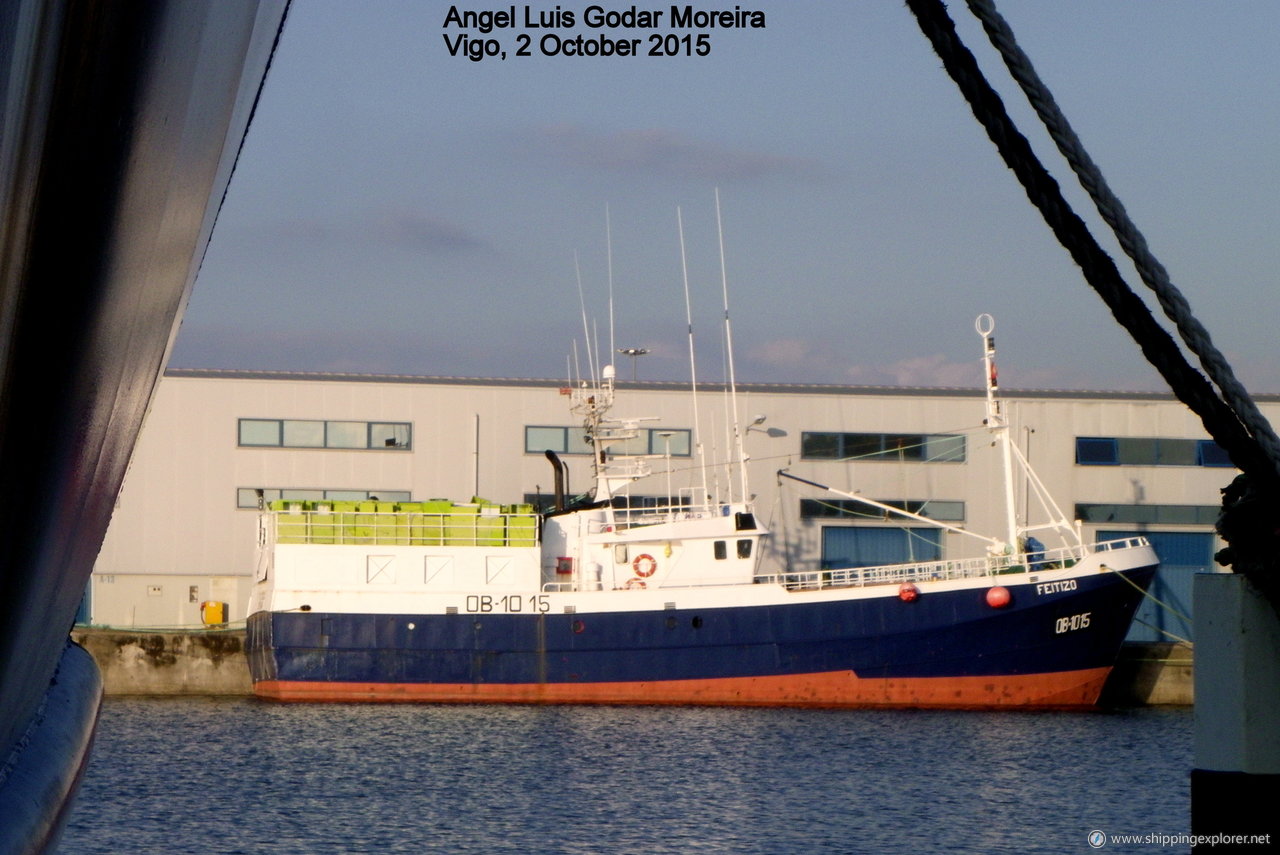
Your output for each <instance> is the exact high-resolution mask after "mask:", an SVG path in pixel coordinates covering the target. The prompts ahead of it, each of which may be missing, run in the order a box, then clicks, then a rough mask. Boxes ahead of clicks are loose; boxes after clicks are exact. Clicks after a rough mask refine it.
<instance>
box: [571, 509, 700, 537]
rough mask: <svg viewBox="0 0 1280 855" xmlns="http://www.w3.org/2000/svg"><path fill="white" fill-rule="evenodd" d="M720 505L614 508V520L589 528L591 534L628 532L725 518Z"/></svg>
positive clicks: (607, 520) (606, 520) (597, 523)
mask: <svg viewBox="0 0 1280 855" xmlns="http://www.w3.org/2000/svg"><path fill="white" fill-rule="evenodd" d="M723 515H724V513H723V511H722V506H720V505H689V504H671V505H649V506H645V507H639V506H637V507H630V508H627V507H620V508H614V509H613V514H612V519H605V520H593V521H592V522H591V523H590V524H589V526H588V533H589V534H599V533H601V532H610V531H626V530H627V529H630V528H640V527H642V526H651V525H663V524H666V523H675V522H686V521H688V520H700V519H708V518H711V517H718V516H723Z"/></svg>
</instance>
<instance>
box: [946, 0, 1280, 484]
mask: <svg viewBox="0 0 1280 855" xmlns="http://www.w3.org/2000/svg"><path fill="white" fill-rule="evenodd" d="M967 2H968V4H969V10H970V11H971V12H973V14H974V16H975V17H977V18H978V20H979V21H980V22H981V23H982V27H983V29H984V30H986V32H987V37H988V38H989V39H990V40H991V44H992V45H993V46H994V47H995V49H996V50H997V51H998V52H999V53H1000V56H1001V58H1003V59H1004V63H1005V66H1006V67H1007V68H1008V69H1009V73H1010V74H1011V75H1012V76H1013V79H1014V80H1015V81H1017V83H1018V86H1019V87H1021V89H1022V91H1023V93H1024V94H1025V95H1026V96H1027V101H1028V102H1029V103H1030V104H1031V106H1032V108H1033V109H1034V110H1035V111H1036V115H1038V116H1039V117H1040V121H1041V122H1042V123H1043V124H1044V126H1045V128H1046V129H1047V130H1048V132H1049V136H1050V137H1051V138H1052V139H1053V141H1054V144H1055V145H1057V147H1058V151H1059V152H1060V153H1061V154H1062V156H1063V157H1064V158H1065V159H1066V161H1067V163H1069V164H1070V165H1071V169H1072V171H1073V172H1075V174H1076V176H1077V177H1078V178H1079V180H1080V186H1081V187H1083V188H1084V190H1085V192H1087V193H1088V194H1089V198H1091V199H1092V200H1093V203H1094V207H1096V208H1097V210H1098V213H1099V215H1101V217H1102V219H1103V220H1104V221H1105V222H1106V223H1107V225H1108V226H1110V227H1111V230H1112V232H1113V233H1114V234H1115V236H1116V240H1117V241H1118V242H1119V243H1120V246H1121V248H1122V249H1123V250H1124V251H1125V254H1126V255H1128V256H1129V258H1130V259H1132V260H1133V264H1134V268H1135V269H1136V270H1137V272H1138V276H1139V277H1141V279H1142V281H1143V283H1145V284H1146V286H1147V287H1148V288H1150V289H1151V291H1152V292H1153V293H1154V294H1155V295H1156V299H1157V300H1158V301H1159V303H1160V306H1161V307H1162V308H1163V309H1164V313H1165V315H1166V316H1167V317H1168V318H1169V319H1170V320H1171V321H1173V323H1174V326H1175V327H1176V328H1177V330H1178V333H1179V335H1180V336H1181V337H1182V340H1183V341H1184V342H1185V343H1186V345H1187V347H1188V348H1189V349H1190V350H1191V352H1192V353H1194V354H1196V356H1198V357H1199V359H1200V366H1201V367H1202V368H1203V369H1204V371H1205V373H1206V374H1208V375H1209V379H1210V380H1212V381H1213V382H1214V383H1215V384H1216V385H1217V386H1218V389H1219V390H1221V392H1222V396H1223V398H1224V399H1225V400H1226V402H1227V403H1228V405H1230V407H1231V409H1232V410H1234V411H1235V414H1236V416H1237V417H1238V418H1239V419H1240V421H1241V422H1243V423H1244V426H1245V427H1246V428H1247V429H1248V430H1249V432H1250V433H1251V434H1252V435H1253V437H1254V439H1255V440H1256V441H1257V442H1258V444H1259V445H1261V446H1262V448H1263V450H1264V451H1265V452H1266V453H1267V456H1268V457H1270V459H1271V462H1272V465H1273V467H1276V468H1277V469H1278V470H1280V437H1277V436H1276V434H1275V431H1274V430H1272V428H1271V423H1270V422H1269V421H1267V419H1266V417H1265V416H1263V415H1262V412H1261V411H1260V410H1259V409H1258V407H1257V404H1255V403H1254V401H1253V398H1251V397H1250V396H1249V393H1248V392H1247V391H1246V390H1245V388H1244V386H1243V384H1241V383H1240V381H1239V380H1238V379H1237V378H1236V375H1235V372H1234V371H1233V370H1232V368H1231V365H1230V364H1228V362H1227V360H1226V357H1224V356H1223V355H1222V352H1221V351H1219V350H1218V348H1217V347H1216V346H1215V345H1214V343H1213V340H1212V339H1211V337H1210V336H1209V331H1208V330H1207V329H1205V327H1204V325H1203V324H1201V323H1200V321H1199V319H1197V318H1196V317H1195V315H1193V314H1192V312H1191V304H1190V303H1189V302H1188V301H1187V299H1186V297H1185V296H1183V294H1182V292H1181V291H1180V290H1178V288H1177V286H1175V285H1174V284H1173V282H1172V281H1171V280H1170V278H1169V272H1168V271H1167V270H1166V269H1165V267H1164V265H1163V264H1161V263H1160V261H1159V260H1158V259H1156V257H1155V256H1154V255H1153V254H1152V252H1151V249H1150V247H1149V246H1148V244H1147V240H1146V238H1145V237H1144V236H1143V234H1142V232H1141V230H1139V229H1138V227H1137V225H1136V224H1135V223H1134V222H1133V220H1132V219H1131V218H1130V217H1129V214H1128V212H1127V211H1126V210H1125V207H1124V204H1123V203H1122V202H1121V201H1120V199H1119V198H1117V197H1116V195H1115V193H1113V192H1112V191H1111V187H1110V186H1109V185H1108V184H1107V181H1106V178H1104V177H1103V175H1102V170H1101V169H1099V168H1098V166H1097V164H1096V163H1094V161H1093V159H1092V158H1091V157H1090V156H1089V153H1088V152H1087V151H1086V150H1085V148H1084V144H1083V143H1082V142H1081V141H1080V138H1079V136H1078V135H1077V134H1076V133H1075V130H1074V129H1073V128H1072V127H1071V123H1070V122H1069V121H1068V120H1067V117H1066V116H1065V115H1064V114H1063V112H1062V110H1061V109H1059V107H1058V104H1057V101H1056V100H1054V97H1053V93H1052V92H1050V91H1049V87H1048V86H1046V85H1045V83H1044V81H1043V80H1041V78H1040V76H1039V75H1038V74H1037V73H1036V70H1035V67H1034V66H1033V65H1032V63H1031V58H1030V57H1028V56H1027V54H1026V53H1025V52H1024V51H1023V50H1022V48H1020V47H1019V46H1018V43H1017V40H1016V39H1015V38H1014V35H1013V30H1012V29H1011V28H1010V27H1009V24H1008V23H1007V22H1006V21H1005V19H1004V18H1003V17H1002V16H1001V15H1000V13H999V12H998V11H996V8H995V4H994V3H993V2H992V0H967Z"/></svg>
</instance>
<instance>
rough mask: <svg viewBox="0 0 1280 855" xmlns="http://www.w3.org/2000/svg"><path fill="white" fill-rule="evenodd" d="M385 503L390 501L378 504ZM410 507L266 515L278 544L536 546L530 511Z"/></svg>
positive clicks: (534, 519)
mask: <svg viewBox="0 0 1280 855" xmlns="http://www.w3.org/2000/svg"><path fill="white" fill-rule="evenodd" d="M383 504H389V503H383ZM486 511H487V509H485V508H478V507H472V508H463V507H462V506H455V507H454V508H453V509H452V510H451V511H449V512H439V513H428V512H420V511H409V510H383V511H367V510H332V509H329V510H323V509H310V510H301V509H300V510H291V509H288V508H286V509H283V510H276V511H272V512H271V513H269V514H267V518H268V525H269V526H274V529H275V538H274V539H275V542H276V543H278V544H314V545H367V546H537V545H538V517H537V515H536V514H533V513H523V512H509V513H503V512H501V511H497V512H486Z"/></svg>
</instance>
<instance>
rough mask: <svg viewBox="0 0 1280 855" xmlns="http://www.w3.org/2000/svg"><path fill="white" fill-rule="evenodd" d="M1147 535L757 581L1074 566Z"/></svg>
mask: <svg viewBox="0 0 1280 855" xmlns="http://www.w3.org/2000/svg"><path fill="white" fill-rule="evenodd" d="M1148 545H1149V544H1148V542H1147V539H1146V538H1145V537H1129V538H1122V539H1120V540H1110V541H1104V542H1102V543H1094V544H1089V545H1085V546H1073V547H1064V548H1061V549H1046V550H1044V551H1041V552H1032V553H1014V554H1008V555H989V556H983V557H979V558H962V559H957V560H952V561H923V562H908V563H903V564H892V565H887V566H882V567H847V568H832V569H824V570H814V571H806V572H800V573H776V574H770V575H762V576H757V577H756V578H755V581H756V583H757V584H774V585H782V586H783V587H784V588H786V589H787V590H789V591H811V590H821V589H824V588H852V587H863V586H866V585H891V584H903V583H906V582H930V581H942V580H947V579H972V578H977V577H981V576H998V575H1005V574H1010V573H1024V572H1027V571H1028V570H1029V571H1030V572H1033V573H1036V572H1041V571H1045V570H1054V569H1058V568H1061V567H1070V566H1072V565H1074V564H1075V563H1076V562H1077V561H1079V560H1081V559H1082V558H1084V557H1085V556H1086V555H1089V554H1091V553H1101V552H1111V551H1115V550H1120V549H1131V548H1134V547H1140V546H1148Z"/></svg>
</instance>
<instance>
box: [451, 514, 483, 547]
mask: <svg viewBox="0 0 1280 855" xmlns="http://www.w3.org/2000/svg"><path fill="white" fill-rule="evenodd" d="M479 519H480V508H479V506H478V505H454V506H453V507H451V508H450V509H449V513H448V514H447V515H446V516H445V518H444V542H445V545H446V546H474V545H475V543H476V523H477V521H478V520H479Z"/></svg>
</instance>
